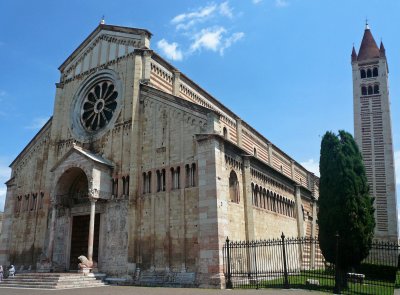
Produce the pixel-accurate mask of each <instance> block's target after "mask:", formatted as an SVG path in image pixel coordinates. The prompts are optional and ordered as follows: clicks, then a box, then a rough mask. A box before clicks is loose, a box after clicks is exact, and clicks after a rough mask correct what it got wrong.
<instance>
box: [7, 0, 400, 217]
mask: <svg viewBox="0 0 400 295" xmlns="http://www.w3.org/2000/svg"><path fill="white" fill-rule="evenodd" d="M0 11H1V17H0V69H1V71H0V105H1V107H0V134H1V144H0V183H1V184H0V211H1V210H2V208H3V206H4V199H5V186H4V185H2V183H4V182H5V181H6V180H8V178H9V176H10V170H9V168H8V165H9V164H10V163H11V162H12V160H13V159H14V158H15V157H16V156H17V155H18V153H19V152H20V151H21V150H22V149H23V148H24V146H25V145H26V144H27V143H28V142H29V141H30V139H31V138H32V137H33V136H34V135H35V134H36V132H37V131H38V130H39V129H40V127H41V126H42V125H43V124H44V122H45V121H46V120H47V119H48V118H49V117H50V116H51V114H52V112H53V100H54V94H55V85H54V83H56V82H57V81H58V80H59V72H58V66H59V65H61V64H62V62H63V61H64V60H65V59H66V58H67V57H68V56H69V54H71V53H72V51H73V50H74V49H75V48H76V47H77V46H78V45H79V44H80V43H81V42H82V41H83V40H84V39H85V38H86V37H87V36H88V35H89V34H90V33H91V32H92V31H93V30H94V29H95V27H96V26H97V25H98V23H99V21H100V19H101V17H102V15H104V16H105V21H106V23H107V24H115V25H121V26H132V27H138V28H146V29H148V30H149V31H151V32H152V33H153V34H154V35H153V37H152V40H151V47H152V49H154V50H156V51H157V52H159V53H160V54H161V55H162V56H164V57H165V58H167V59H169V60H170V61H171V63H173V64H174V65H175V66H176V67H177V68H179V69H180V70H181V71H182V72H183V73H185V74H186V75H188V76H189V77H191V78H192V79H193V80H194V81H196V82H197V83H198V84H199V85H201V86H202V87H203V88H205V89H206V90H207V91H208V92H209V93H211V94H212V95H214V96H215V97H216V98H217V99H218V100H220V101H221V102H222V103H224V104H225V105H226V106H228V107H229V108H231V109H232V110H233V111H234V112H235V113H236V114H237V115H239V116H240V117H241V118H242V119H243V120H245V121H247V122H248V123H250V124H251V125H252V126H254V127H255V128H256V129H257V130H259V131H260V132H261V133H262V134H263V135H264V136H265V137H267V138H268V139H269V140H271V141H272V142H273V143H275V144H276V145H278V146H279V147H280V148H281V149H283V150H284V151H285V152H286V153H287V154H289V155H290V156H292V157H293V158H294V159H295V160H296V161H298V162H300V163H302V164H303V165H304V166H306V167H307V168H309V169H311V170H313V171H315V170H316V169H317V167H318V159H319V150H320V140H321V136H322V135H323V134H324V133H325V132H326V131H327V130H332V131H337V130H339V129H345V130H348V131H350V132H351V133H353V103H352V101H353V97H352V76H351V75H352V73H351V64H350V54H351V48H352V45H353V43H354V45H355V47H356V49H357V50H358V48H359V45H360V42H361V38H362V35H363V32H364V26H365V19H366V17H367V18H368V19H369V24H370V27H371V31H372V33H373V35H374V37H375V40H376V41H377V42H378V43H379V42H380V40H381V38H382V40H383V42H384V44H385V47H386V55H387V58H388V63H389V69H390V74H389V79H390V91H391V92H390V93H391V102H392V125H393V136H394V147H395V151H396V157H397V167H398V168H397V170H398V173H397V174H398V175H399V176H400V168H399V164H400V83H399V81H400V39H399V38H398V28H399V27H400V18H399V17H398V12H399V11H400V1H397V0H385V1H382V0H380V1H378V0H352V1H348V0H336V1H321V0H229V1H217V0H215V1H194V0H186V1H182V0H181V1H178V0H168V1H161V0H158V1H150V0H148V1H119V0H115V1H103V0H96V1H92V0H87V1H81V0H79V1H78V0H69V1H64V0H59V1H50V0H42V1H20V0H13V1H1V2H0ZM34 173H35V171H32V175H34ZM399 176H398V177H397V189H398V191H399V190H400V186H399V183H400V179H399V178H400V177H399Z"/></svg>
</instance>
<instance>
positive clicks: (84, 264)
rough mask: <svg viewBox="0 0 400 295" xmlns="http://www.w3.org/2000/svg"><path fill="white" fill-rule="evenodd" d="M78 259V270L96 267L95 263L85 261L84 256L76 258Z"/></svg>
mask: <svg viewBox="0 0 400 295" xmlns="http://www.w3.org/2000/svg"><path fill="white" fill-rule="evenodd" d="M78 259H79V261H80V262H81V263H79V264H78V266H79V268H80V269H83V268H96V267H97V263H96V262H95V261H89V259H87V258H86V256H83V255H81V256H79V257H78Z"/></svg>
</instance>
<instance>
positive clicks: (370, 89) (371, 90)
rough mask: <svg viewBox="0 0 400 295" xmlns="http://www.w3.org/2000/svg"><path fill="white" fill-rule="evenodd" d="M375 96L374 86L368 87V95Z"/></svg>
mask: <svg viewBox="0 0 400 295" xmlns="http://www.w3.org/2000/svg"><path fill="white" fill-rule="evenodd" d="M371 94H374V92H373V89H372V86H368V95H371Z"/></svg>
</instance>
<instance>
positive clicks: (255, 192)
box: [254, 184, 259, 207]
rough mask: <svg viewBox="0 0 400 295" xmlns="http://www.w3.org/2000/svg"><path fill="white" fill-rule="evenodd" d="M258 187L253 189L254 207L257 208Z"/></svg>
mask: <svg viewBox="0 0 400 295" xmlns="http://www.w3.org/2000/svg"><path fill="white" fill-rule="evenodd" d="M258 193H259V192H258V185H257V184H256V186H255V187H254V206H256V207H258Z"/></svg>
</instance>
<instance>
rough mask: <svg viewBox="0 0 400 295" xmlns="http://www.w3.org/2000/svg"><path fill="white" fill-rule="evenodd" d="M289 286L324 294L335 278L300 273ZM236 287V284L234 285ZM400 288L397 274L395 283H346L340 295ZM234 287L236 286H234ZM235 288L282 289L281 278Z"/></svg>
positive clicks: (322, 273) (371, 294)
mask: <svg viewBox="0 0 400 295" xmlns="http://www.w3.org/2000/svg"><path fill="white" fill-rule="evenodd" d="M308 279H313V280H318V282H319V285H307V284H306V282H307V280H308ZM288 280H289V286H290V288H293V289H309V290H318V291H325V292H331V293H332V292H333V289H334V287H335V276H334V274H333V272H332V271H330V270H327V271H325V270H320V271H318V270H314V271H302V272H300V273H298V274H292V275H289V277H288ZM235 285H236V284H235ZM395 286H400V272H397V276H396V282H393V281H392V282H388V281H377V280H370V279H368V278H367V279H365V280H364V282H363V283H354V282H348V286H347V288H345V289H343V290H342V294H356V295H386V294H388V295H389V294H390V295H392V294H393V292H394V287H395ZM235 287H236V286H235ZM237 288H243V289H255V288H259V289H260V288H278V289H283V288H284V279H283V277H279V278H275V279H271V280H261V281H260V280H259V281H258V283H256V282H251V284H247V285H246V284H243V285H241V286H237Z"/></svg>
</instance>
